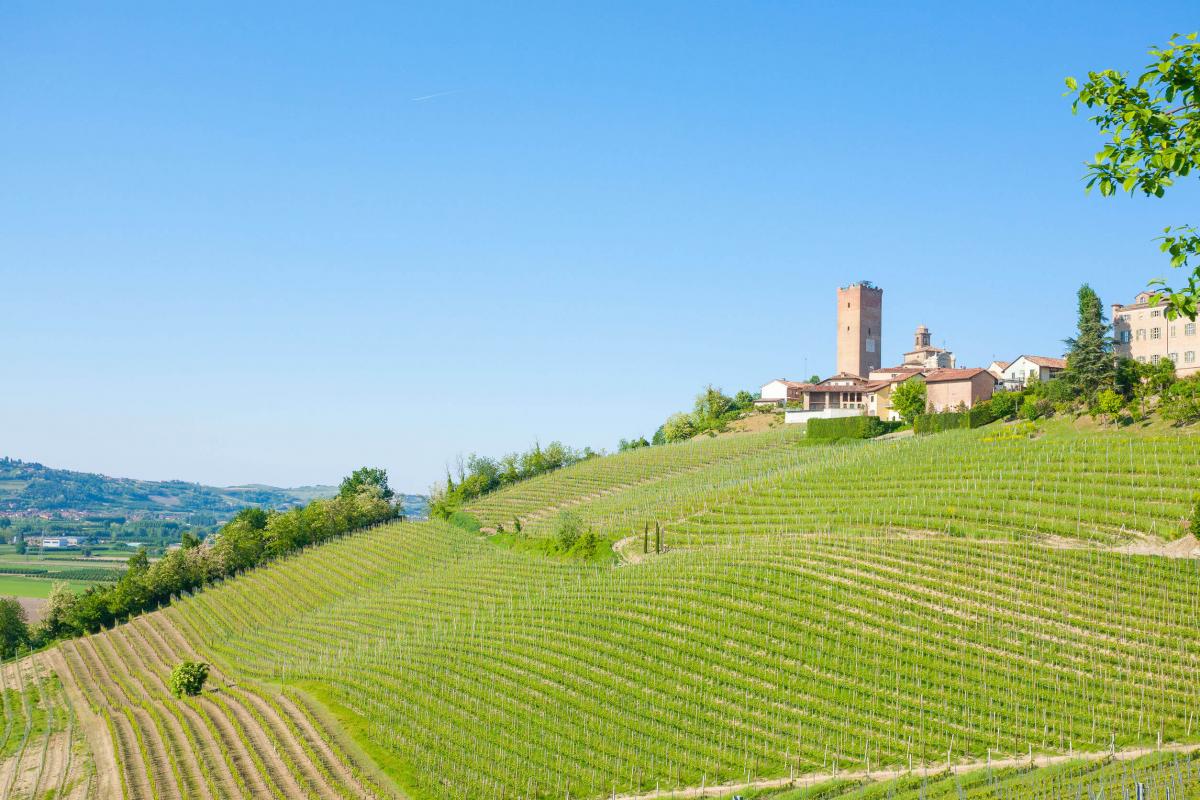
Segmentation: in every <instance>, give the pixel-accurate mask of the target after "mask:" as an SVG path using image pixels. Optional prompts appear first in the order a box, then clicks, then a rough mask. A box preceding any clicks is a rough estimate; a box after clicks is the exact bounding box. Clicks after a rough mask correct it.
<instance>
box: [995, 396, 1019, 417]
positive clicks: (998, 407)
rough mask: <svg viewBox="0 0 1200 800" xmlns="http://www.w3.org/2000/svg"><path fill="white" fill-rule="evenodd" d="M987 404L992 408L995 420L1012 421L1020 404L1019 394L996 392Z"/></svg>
mask: <svg viewBox="0 0 1200 800" xmlns="http://www.w3.org/2000/svg"><path fill="white" fill-rule="evenodd" d="M988 402H989V403H990V404H991V406H992V413H993V414H995V415H996V419H1012V418H1013V417H1014V416H1016V413H1017V408H1018V407H1019V406H1020V404H1021V394H1020V392H996V393H995V394H994V395H992V399H991V400H989V401H988Z"/></svg>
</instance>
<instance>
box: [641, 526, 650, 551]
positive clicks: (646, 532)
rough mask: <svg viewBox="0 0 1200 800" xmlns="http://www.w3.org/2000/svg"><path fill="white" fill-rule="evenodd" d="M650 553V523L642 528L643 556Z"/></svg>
mask: <svg viewBox="0 0 1200 800" xmlns="http://www.w3.org/2000/svg"><path fill="white" fill-rule="evenodd" d="M649 552H650V523H649V522H647V523H646V526H645V527H644V528H642V555H645V554H646V553H649Z"/></svg>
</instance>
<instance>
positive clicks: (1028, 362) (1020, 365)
mask: <svg viewBox="0 0 1200 800" xmlns="http://www.w3.org/2000/svg"><path fill="white" fill-rule="evenodd" d="M1066 368H1067V360H1066V359H1065V358H1051V357H1049V356H1017V358H1016V360H1015V361H1012V362H1010V363H1008V364H1006V365H1005V366H1004V369H1003V370H1001V371H1000V380H1001V381H1002V382H1003V383H1004V388H1005V389H1009V390H1011V391H1016V392H1019V391H1021V390H1022V389H1024V388H1025V387H1026V386H1028V385H1029V384H1030V383H1033V382H1035V381H1038V382H1041V383H1045V382H1046V381H1049V380H1053V379H1054V378H1057V377H1058V376H1059V375H1061V374H1062V372H1063V370H1065V369H1066Z"/></svg>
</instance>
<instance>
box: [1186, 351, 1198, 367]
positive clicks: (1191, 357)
mask: <svg viewBox="0 0 1200 800" xmlns="http://www.w3.org/2000/svg"><path fill="white" fill-rule="evenodd" d="M1183 362H1184V363H1185V364H1194V363H1196V351H1195V350H1188V351H1187V352H1186V353H1184V354H1183Z"/></svg>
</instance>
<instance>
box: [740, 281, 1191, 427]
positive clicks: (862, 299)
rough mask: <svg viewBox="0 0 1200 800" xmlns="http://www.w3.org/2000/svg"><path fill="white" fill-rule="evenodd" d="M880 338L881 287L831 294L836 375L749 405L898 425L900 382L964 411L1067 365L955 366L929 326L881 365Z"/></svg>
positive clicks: (786, 384)
mask: <svg viewBox="0 0 1200 800" xmlns="http://www.w3.org/2000/svg"><path fill="white" fill-rule="evenodd" d="M1115 316H1116V313H1115V307H1114V317H1115ZM882 337H883V289H881V288H880V287H878V286H875V285H873V284H872V283H871V282H870V281H860V282H858V283H852V284H850V285H849V286H845V287H842V288H840V289H838V290H837V372H836V373H835V374H834V375H831V376H830V377H828V378H825V379H824V380H821V381H816V382H811V381H810V382H800V381H789V380H786V379H783V378H779V379H776V380H773V381H770V382H768V383H766V384H763V386H762V388H761V390H760V392H759V399H758V401H757V402H756V405H758V406H760V407H764V406H765V407H770V406H783V407H784V408H785V411H786V414H785V419H786V421H787V422H789V423H804V422H807V421H808V420H810V419H814V418H820V419H832V418H835V417H852V416H858V415H868V416H875V417H879V418H880V419H883V420H899V419H900V415H899V413H898V412H897V411H896V410H895V409H893V408H892V393H893V391H895V389H896V387H898V386H900V385H901V384H903V383H906V382H908V381H922V382H924V384H925V387H926V397H927V398H928V399H927V402H928V410H930V411H933V412H937V411H952V410H955V409H961V408H971V407H972V406H974V405H975V404H976V403H980V402H983V401H984V400H987V399H989V398H991V396H992V394H993V393H995V392H996V391H997V390H998V389H1006V390H1013V391H1019V390H1021V389H1023V388H1024V387H1025V385H1026V384H1027V383H1029V382H1031V381H1047V380H1050V379H1051V378H1054V377H1055V376H1057V375H1058V374H1059V373H1061V372H1062V371H1063V370H1064V369H1066V366H1067V362H1066V359H1064V358H1059V357H1051V356H1039V355H1029V354H1024V355H1020V356H1018V357H1016V358H1014V359H1013V360H1012V361H993V362H992V363H991V364H989V365H988V366H987V367H960V366H958V364H957V363H956V359H955V357H954V353H953V352H951V351H950V350H946V349H943V348H940V347H935V346H934V345H933V344H932V339H933V337H932V334H931V333H930V331H929V328H927V327H926V326H924V325H918V326H917V328H916V331H915V332H914V334H913V345H912V349H911V350H909V351H908V352H907V353H905V354H904V358H903V360H902V361H901V362H900V363H899V364H897V365H895V366H888V367H885V366H883V359H882V353H883V338H882ZM1125 341H1126V342H1129V341H1131V339H1130V337H1129V336H1126V337H1125ZM1139 341H1141V340H1139ZM1146 341H1149V340H1146ZM1154 360H1155V361H1156V362H1157V360H1158V358H1157V357H1155V359H1154ZM1176 363H1179V362H1178V361H1176Z"/></svg>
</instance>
